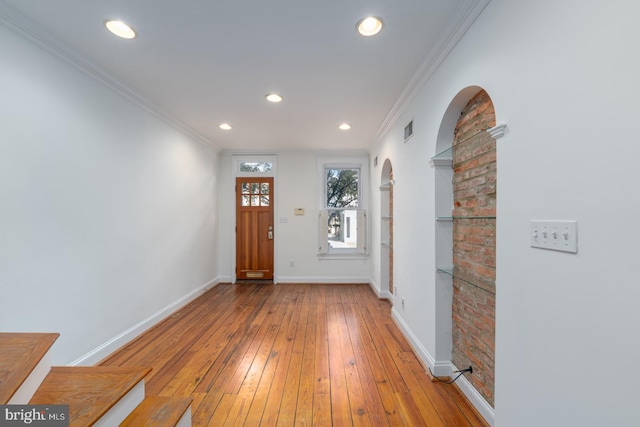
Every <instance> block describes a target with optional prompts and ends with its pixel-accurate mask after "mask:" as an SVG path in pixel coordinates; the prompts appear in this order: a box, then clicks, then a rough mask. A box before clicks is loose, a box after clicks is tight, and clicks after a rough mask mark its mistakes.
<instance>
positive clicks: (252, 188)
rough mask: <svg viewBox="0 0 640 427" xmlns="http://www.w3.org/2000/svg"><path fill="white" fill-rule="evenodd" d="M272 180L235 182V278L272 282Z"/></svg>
mask: <svg viewBox="0 0 640 427" xmlns="http://www.w3.org/2000/svg"><path fill="white" fill-rule="evenodd" d="M273 201H274V200H273V178H269V177H241V178H236V278H237V279H239V280H246V279H258V280H273V238H274V230H273Z"/></svg>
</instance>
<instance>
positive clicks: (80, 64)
mask: <svg viewBox="0 0 640 427" xmlns="http://www.w3.org/2000/svg"><path fill="white" fill-rule="evenodd" d="M0 25H1V26H3V27H5V28H6V29H8V30H9V31H12V32H13V33H15V34H17V35H18V36H20V37H22V38H24V39H26V40H28V41H30V42H32V43H34V44H35V45H36V46H38V47H40V48H41V49H44V50H45V51H47V52H48V53H50V54H52V55H53V56H54V57H56V58H58V59H60V60H62V61H63V62H65V63H66V64H67V65H70V66H71V67H73V68H75V69H76V70H78V71H80V72H81V73H83V74H85V75H86V76H89V77H91V78H92V79H94V80H96V81H97V82H99V83H101V84H102V85H104V86H106V87H108V88H109V89H111V90H113V91H115V92H116V93H118V94H119V95H121V96H123V97H124V98H126V99H127V100H129V101H130V102H132V103H134V104H136V105H137V106H139V107H140V108H142V109H143V110H144V111H146V112H148V113H150V114H152V115H154V116H155V117H157V118H159V119H160V120H162V121H163V122H164V123H166V124H168V125H169V126H171V127H173V128H174V129H176V130H178V131H180V132H181V133H183V134H185V135H187V136H189V137H191V138H193V139H194V140H196V141H198V142H199V143H201V144H203V145H205V146H206V147H208V148H213V149H214V150H216V151H219V150H220V148H219V147H218V146H217V145H216V144H215V143H214V142H213V141H211V140H209V139H208V138H207V137H205V136H204V135H202V134H200V133H199V132H196V131H195V130H194V129H193V128H191V127H190V126H188V125H187V124H185V123H184V122H183V121H181V120H180V119H178V118H177V117H175V116H174V115H172V114H170V113H168V112H167V111H165V110H163V109H162V108H161V107H160V106H158V105H157V104H156V103H154V102H152V101H150V100H149V99H147V98H145V97H143V96H141V95H140V94H138V93H136V92H135V91H134V90H132V89H131V88H129V87H128V86H127V85H125V84H124V83H122V82H120V81H118V80H117V79H115V78H113V77H112V76H110V75H109V74H107V73H105V72H104V71H102V70H100V69H99V68H98V67H97V66H95V65H94V64H92V63H91V62H89V61H88V60H86V59H85V58H83V57H82V56H81V55H79V54H78V53H76V52H74V51H72V50H71V49H70V48H68V47H67V46H65V44H64V43H62V42H60V41H58V40H56V39H55V38H54V37H53V36H52V35H50V34H47V33H45V32H44V31H43V30H42V29H40V28H38V26H37V25H36V24H35V23H34V22H32V21H31V20H30V19H28V18H27V17H26V16H24V15H23V14H21V13H20V12H18V11H17V10H15V9H14V8H12V7H10V6H9V5H7V4H6V3H4V2H3V1H1V0H0Z"/></svg>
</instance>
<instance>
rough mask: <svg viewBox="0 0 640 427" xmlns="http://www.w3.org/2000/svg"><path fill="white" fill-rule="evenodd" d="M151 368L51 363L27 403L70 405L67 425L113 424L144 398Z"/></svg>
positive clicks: (77, 426)
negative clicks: (47, 372)
mask: <svg viewBox="0 0 640 427" xmlns="http://www.w3.org/2000/svg"><path fill="white" fill-rule="evenodd" d="M150 371H151V368H135V367H122V366H118V367H111V366H71V367H53V368H51V372H49V375H47V377H46V378H45V379H44V381H43V382H42V385H41V386H40V388H39V389H38V391H36V393H35V394H34V396H33V398H32V399H31V401H30V402H29V403H31V404H42V405H44V404H48V405H55V404H59V405H69V421H70V423H69V425H70V427H85V426H109V427H111V426H115V425H118V424H120V423H121V422H122V421H123V420H124V419H125V418H126V417H127V416H128V415H129V414H130V413H131V411H133V409H135V407H136V406H138V405H139V404H140V402H142V400H143V399H144V377H145V376H147V374H148V373H149V372H150Z"/></svg>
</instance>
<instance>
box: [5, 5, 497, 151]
mask: <svg viewBox="0 0 640 427" xmlns="http://www.w3.org/2000/svg"><path fill="white" fill-rule="evenodd" d="M487 2H488V0H395V1H391V0H182V1H177V0H110V1H97V0H55V1H52V0H0V18H3V19H0V21H2V20H4V21H5V22H12V23H13V24H14V25H15V24H16V23H18V24H19V25H18V26H19V27H22V28H23V29H26V32H27V33H28V34H30V35H31V37H32V38H35V39H39V40H40V41H42V40H44V41H45V42H44V44H46V45H49V46H54V50H56V51H57V52H64V55H66V56H69V57H71V58H73V60H74V62H76V63H83V64H84V67H85V68H88V69H97V70H99V71H100V72H101V73H104V74H106V75H107V76H108V79H113V81H112V84H115V85H116V86H119V87H120V88H121V90H123V91H124V92H125V93H128V95H129V96H132V97H134V98H135V99H136V100H138V101H140V102H142V103H143V104H145V105H146V106H150V107H151V108H152V109H154V110H156V111H160V112H161V115H163V116H164V117H167V118H169V119H170V120H171V121H173V122H174V123H177V124H178V125H179V126H181V127H183V128H184V129H187V131H188V132H190V133H191V134H193V135H196V136H198V137H199V138H201V139H204V140H207V141H208V142H210V143H211V144H213V145H215V146H216V147H218V148H221V149H228V150H240V151H252V150H253V151H264V150H273V151H275V150H292V149H344V148H348V149H366V148H367V147H368V146H369V145H370V144H371V143H372V142H373V141H374V140H375V138H376V137H378V136H380V135H382V134H384V132H385V131H386V128H387V126H388V124H389V123H390V120H392V119H393V118H394V116H395V115H397V114H398V112H399V110H400V109H401V107H402V105H403V103H404V102H406V101H407V100H408V99H409V98H410V96H411V93H412V91H413V90H415V88H416V87H417V86H419V84H420V81H421V80H422V79H424V78H425V77H426V76H428V74H429V72H430V71H431V70H432V69H433V67H434V66H435V65H437V63H438V61H439V60H441V59H442V58H443V57H444V56H445V55H446V53H447V52H448V51H449V50H450V48H451V47H452V46H453V44H454V43H455V42H457V40H458V39H459V37H461V35H462V34H463V32H464V31H465V30H466V29H467V28H468V26H469V25H471V23H472V22H473V19H475V17H476V16H477V15H478V14H479V13H480V11H481V10H482V8H483V7H484V5H485V4H486V3H487ZM368 15H374V16H379V17H381V18H382V19H383V20H384V22H385V27H384V29H383V31H382V32H381V33H380V34H378V35H377V36H374V37H369V38H366V37H363V36H360V35H359V34H357V33H356V31H355V25H356V22H357V21H358V20H359V19H361V18H363V17H365V16H368ZM107 18H117V19H122V20H124V21H126V22H127V23H129V24H130V25H131V26H133V27H134V28H135V30H136V31H137V32H138V37H137V38H136V39H134V40H130V41H128V40H123V39H119V38H117V37H114V36H113V35H111V34H110V33H109V32H107V31H106V29H105V28H104V26H103V22H104V20H105V19H107ZM94 74H95V73H94ZM97 74H100V73H97ZM114 82H115V83H114ZM272 91H275V92H278V93H280V94H282V95H283V96H284V101H283V102H282V103H280V104H270V103H268V102H266V101H265V99H264V96H265V95H266V94H267V93H268V92H272ZM222 122H229V123H230V124H232V126H233V127H234V128H233V130H231V131H222V130H221V129H219V128H218V125H219V124H220V123H222ZM342 122H348V123H350V124H351V125H352V126H353V127H352V129H351V130H350V131H340V130H339V129H338V125H339V124H340V123H342Z"/></svg>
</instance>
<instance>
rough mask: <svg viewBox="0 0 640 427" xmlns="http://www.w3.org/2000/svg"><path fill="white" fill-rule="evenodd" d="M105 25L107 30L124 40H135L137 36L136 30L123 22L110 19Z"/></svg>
mask: <svg viewBox="0 0 640 427" xmlns="http://www.w3.org/2000/svg"><path fill="white" fill-rule="evenodd" d="M104 25H105V27H107V30H109V31H111V32H112V33H113V34H115V35H116V36H118V37H122V38H123V39H134V38H136V36H137V34H136V32H135V30H134V29H133V28H131V27H130V26H128V25H127V24H125V23H124V22H122V21H118V20H111V19H108V20H106V21H104Z"/></svg>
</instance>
